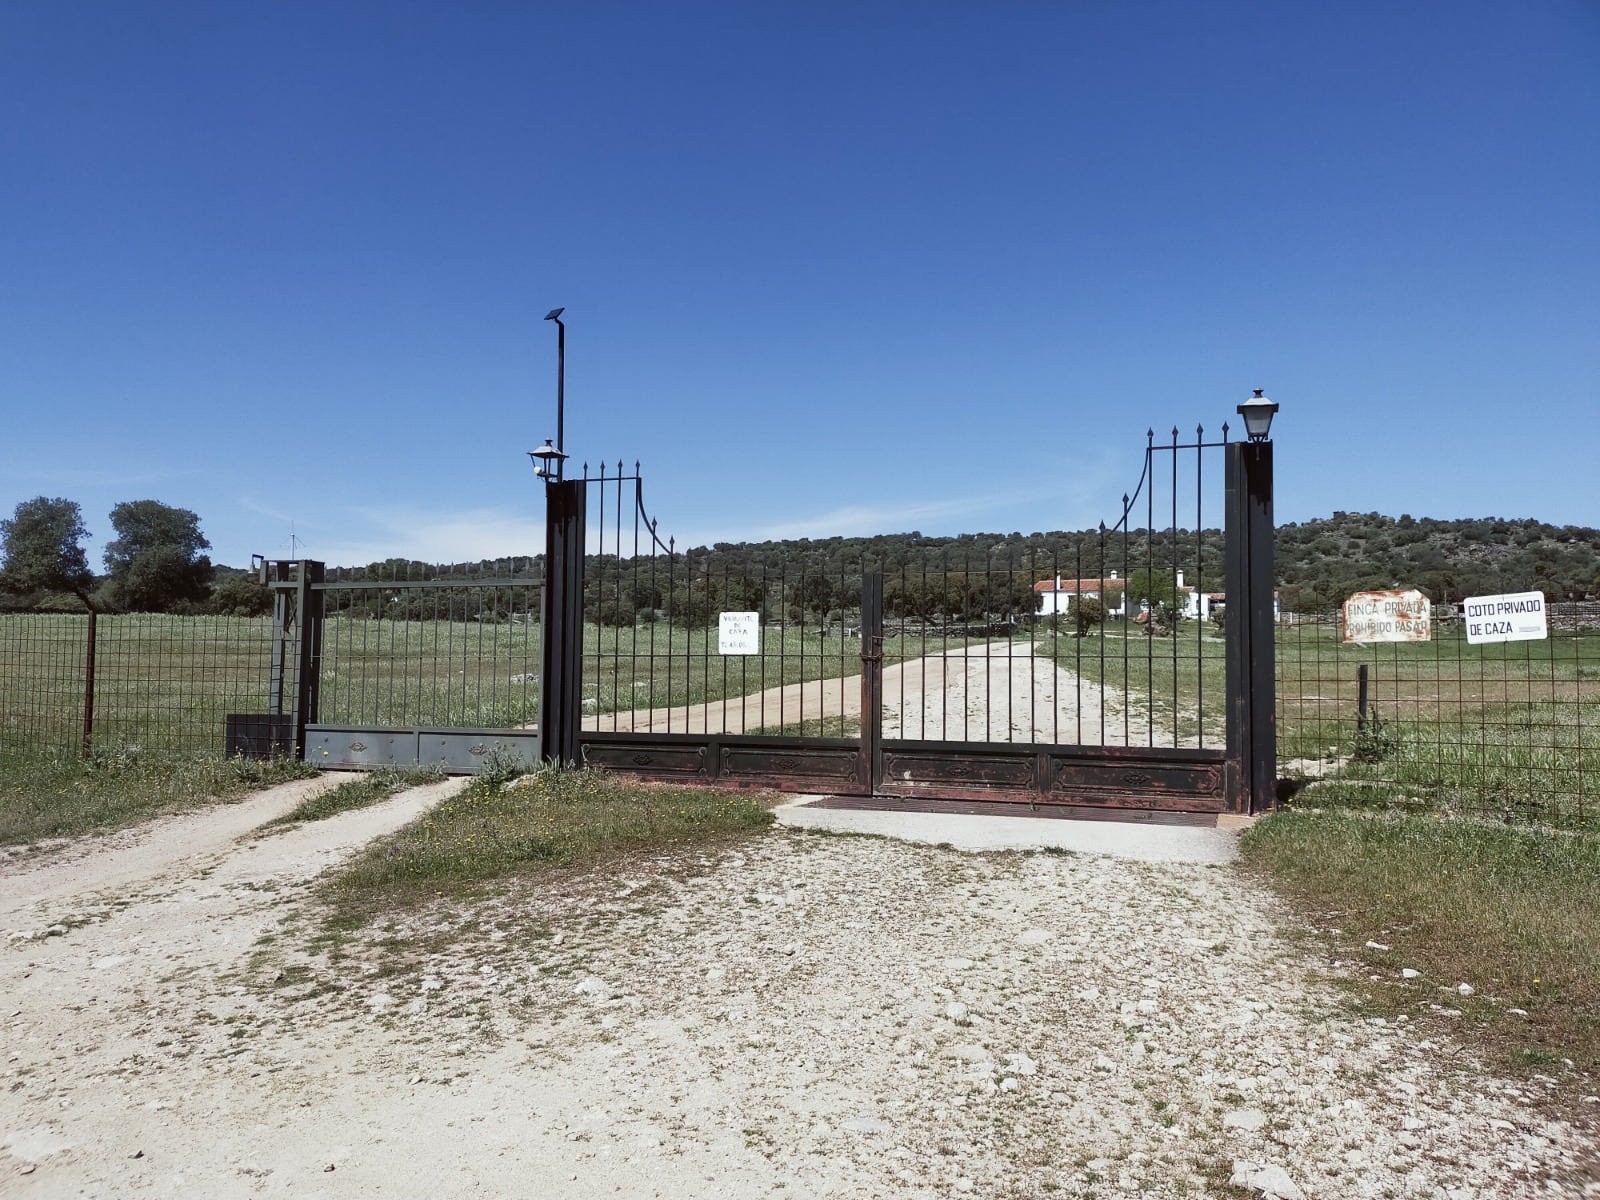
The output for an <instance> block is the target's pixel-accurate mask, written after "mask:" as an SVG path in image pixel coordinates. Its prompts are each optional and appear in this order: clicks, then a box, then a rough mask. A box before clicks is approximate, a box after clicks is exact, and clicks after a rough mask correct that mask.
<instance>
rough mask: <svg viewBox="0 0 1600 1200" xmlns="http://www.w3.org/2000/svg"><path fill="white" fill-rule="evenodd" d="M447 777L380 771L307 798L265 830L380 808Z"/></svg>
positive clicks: (432, 770)
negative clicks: (400, 795) (381, 803)
mask: <svg viewBox="0 0 1600 1200" xmlns="http://www.w3.org/2000/svg"><path fill="white" fill-rule="evenodd" d="M444 777H445V774H444V768H443V767H412V768H400V767H379V768H377V769H376V770H373V771H368V772H366V773H365V774H362V775H357V776H354V777H353V778H350V779H347V780H345V781H344V782H343V783H341V784H340V785H339V786H338V787H336V788H333V789H331V790H329V791H326V792H322V793H320V794H319V795H316V796H309V797H307V798H306V799H304V800H302V801H301V802H300V803H299V804H298V805H297V806H296V807H295V809H294V811H293V812H288V813H285V814H284V815H283V816H281V817H278V818H276V819H275V820H271V821H268V822H267V824H266V825H265V826H263V828H271V827H272V826H274V825H299V824H301V823H303V822H306V821H322V820H326V819H327V818H328V817H334V816H338V815H339V814H340V813H342V812H349V811H350V810H351V809H356V808H366V807H367V806H368V805H370V804H377V803H378V802H379V801H382V800H387V799H388V798H389V797H390V796H393V795H396V794H398V793H400V792H403V791H405V790H407V789H408V788H414V787H421V786H422V785H423V784H425V783H438V782H439V781H440V780H441V779H443V778H444Z"/></svg>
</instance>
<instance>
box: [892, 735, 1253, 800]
mask: <svg viewBox="0 0 1600 1200" xmlns="http://www.w3.org/2000/svg"><path fill="white" fill-rule="evenodd" d="M1226 780H1227V772H1226V762H1225V756H1224V754H1223V752H1222V751H1220V750H1216V751H1207V750H1164V749H1144V748H1139V747H1120V746H1105V747H1102V746H1093V747H1080V746H1044V747H1030V748H1027V749H1024V748H1021V747H1016V746H1009V745H985V744H967V743H935V744H930V743H928V742H911V741H885V742H884V744H883V769H882V771H881V773H880V775H879V778H878V784H877V787H876V788H875V789H874V790H875V793H876V794H878V795H883V796H905V797H912V796H917V797H924V798H929V799H946V800H989V801H1011V802H1020V803H1027V804H1068V805H1092V806H1094V807H1100V808H1140V809H1146V808H1159V809H1165V810H1169V811H1176V812H1223V811H1225V810H1226V808H1227V788H1226Z"/></svg>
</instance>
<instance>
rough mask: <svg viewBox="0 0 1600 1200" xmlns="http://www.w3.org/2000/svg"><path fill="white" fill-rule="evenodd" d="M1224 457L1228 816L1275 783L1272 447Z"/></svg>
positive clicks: (1238, 446) (1261, 802) (1255, 803)
mask: <svg viewBox="0 0 1600 1200" xmlns="http://www.w3.org/2000/svg"><path fill="white" fill-rule="evenodd" d="M1227 455H1228V457H1227V481H1226V486H1227V510H1228V511H1227V528H1226V531H1225V534H1224V536H1225V538H1226V543H1227V560H1226V563H1225V573H1226V576H1227V582H1226V586H1227V592H1228V601H1227V605H1228V606H1227V609H1226V613H1225V616H1226V621H1227V641H1228V652H1227V688H1228V714H1227V715H1228V765H1229V775H1230V779H1229V788H1228V792H1229V800H1230V802H1231V805H1232V807H1233V809H1234V811H1235V812H1240V813H1259V812H1264V811H1266V810H1267V809H1269V808H1271V807H1272V806H1273V804H1274V803H1275V802H1276V799H1277V785H1278V725H1277V720H1278V715H1277V683H1276V677H1275V669H1276V662H1277V660H1276V652H1275V645H1274V635H1275V632H1276V630H1275V622H1276V618H1277V612H1276V607H1277V606H1276V602H1275V599H1274V594H1273V585H1274V577H1275V574H1276V570H1275V564H1274V551H1273V527H1272V443H1271V442H1269V441H1259V442H1229V443H1228V449H1227Z"/></svg>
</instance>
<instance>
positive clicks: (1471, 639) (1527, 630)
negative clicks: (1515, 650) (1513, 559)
mask: <svg viewBox="0 0 1600 1200" xmlns="http://www.w3.org/2000/svg"><path fill="white" fill-rule="evenodd" d="M1461 619H1462V620H1463V621H1465V622H1466V624H1467V642H1468V643H1469V644H1470V645H1473V646H1481V645H1483V644H1484V643H1485V642H1537V641H1542V640H1543V639H1545V638H1547V637H1549V636H1550V626H1549V622H1548V619H1547V618H1546V616H1545V608H1544V593H1543V592H1508V593H1506V594H1505V595H1504V596H1469V597H1468V598H1467V599H1465V600H1463V601H1462V602H1461Z"/></svg>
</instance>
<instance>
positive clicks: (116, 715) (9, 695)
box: [0, 613, 272, 755]
mask: <svg viewBox="0 0 1600 1200" xmlns="http://www.w3.org/2000/svg"><path fill="white" fill-rule="evenodd" d="M91 627H92V629H93V638H92V646H93V675H92V687H91V675H90V647H91V637H90V633H91ZM271 644H272V622H271V618H269V617H219V616H175V615H171V614H164V613H163V614H157V613H117V614H99V615H98V616H97V617H96V618H95V619H94V621H93V622H91V620H90V617H89V615H88V614H78V613H7V614H4V615H0V753H7V754H29V755H36V754H50V755H75V754H80V753H85V752H94V751H105V750H108V749H111V748H121V749H137V750H159V751H197V750H204V751H216V752H219V753H220V752H221V751H222V749H223V744H224V730H225V725H226V718H227V714H228V713H230V712H264V711H266V706H267V704H268V690H269V675H270V669H271Z"/></svg>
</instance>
